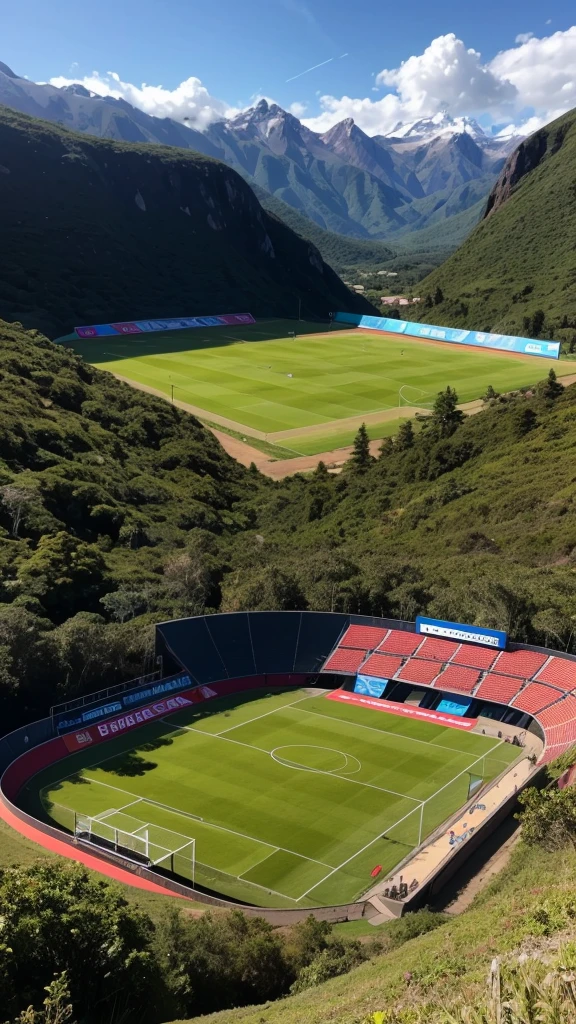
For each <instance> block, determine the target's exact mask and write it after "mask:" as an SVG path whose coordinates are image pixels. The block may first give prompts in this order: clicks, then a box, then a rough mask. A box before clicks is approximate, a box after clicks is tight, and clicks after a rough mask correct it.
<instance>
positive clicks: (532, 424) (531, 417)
mask: <svg viewBox="0 0 576 1024" xmlns="http://www.w3.org/2000/svg"><path fill="white" fill-rule="evenodd" d="M512 422H513V428H514V433H515V434H516V437H524V435H525V434H529V433H530V431H531V430H535V429H536V427H537V426H538V418H537V416H536V413H535V412H534V409H531V408H530V406H526V407H525V408H524V409H518V410H517V411H516V413H515V415H514V419H513V421H512Z"/></svg>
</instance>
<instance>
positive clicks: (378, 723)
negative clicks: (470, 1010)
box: [0, 612, 576, 922]
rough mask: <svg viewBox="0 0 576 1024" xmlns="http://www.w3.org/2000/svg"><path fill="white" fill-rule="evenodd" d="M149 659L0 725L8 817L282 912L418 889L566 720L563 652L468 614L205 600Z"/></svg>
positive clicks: (488, 827) (45, 835) (169, 626)
mask: <svg viewBox="0 0 576 1024" xmlns="http://www.w3.org/2000/svg"><path fill="white" fill-rule="evenodd" d="M156 664H157V671H156V672H155V673H154V674H153V675H152V676H150V677H146V678H145V679H140V680H135V681H132V682H131V683H126V684H123V685H122V686H120V687H116V688H115V689H114V690H106V691H103V692H101V693H98V694H92V695H89V696H86V697H83V698H81V699H78V700H76V701H74V702H71V703H68V704H67V705H62V706H59V707H55V708H53V710H52V714H51V716H50V717H49V718H47V719H44V720H42V721H39V722H36V723H32V724H30V725H28V726H26V727H24V728H21V729H19V730H17V731H16V732H14V733H11V734H9V735H8V736H7V737H5V738H4V739H2V740H1V741H0V767H1V768H2V770H3V775H2V782H1V790H2V798H1V799H2V815H3V817H4V818H5V820H7V821H9V822H10V823H11V824H13V825H14V827H16V828H18V829H19V830H21V831H23V832H24V833H25V834H26V835H28V836H32V837H34V838H35V839H36V840H37V841H39V842H41V843H45V844H48V843H52V844H54V843H56V848H57V849H58V851H59V852H62V851H63V850H64V849H66V848H67V851H68V852H67V855H68V856H70V855H72V856H73V857H77V858H81V857H82V855H85V854H86V853H87V852H88V853H89V855H90V856H92V857H96V858H99V859H101V860H102V861H103V862H106V863H108V864H109V865H111V864H114V865H116V867H117V868H120V870H121V872H123V874H124V875H128V874H129V875H131V876H132V877H134V876H137V877H138V878H139V879H140V880H148V882H150V884H154V885H155V886H157V887H160V888H163V889H165V890H166V891H168V892H173V893H177V894H179V895H180V896H185V895H188V896H189V897H192V896H193V898H194V899H200V900H201V901H204V902H207V903H213V904H215V905H228V906H230V905H234V904H240V905H242V906H243V907H244V908H245V909H247V911H248V912H256V911H254V910H252V908H259V909H258V913H264V914H270V915H272V917H271V919H273V920H274V921H276V922H278V921H281V920H282V919H283V916H282V915H285V916H286V917H287V918H288V919H293V918H294V916H298V915H299V914H300V915H302V916H305V915H306V914H308V913H310V911H313V912H314V913H315V914H317V915H319V916H321V917H322V916H323V917H327V916H329V915H332V918H331V919H333V920H337V919H341V920H346V919H353V918H354V917H359V916H362V915H367V916H369V917H371V916H373V917H375V919H376V920H383V919H385V918H386V917H387V916H388V917H392V916H399V915H400V914H402V912H403V911H404V910H405V909H406V908H409V907H414V906H418V905H421V904H422V903H423V902H425V901H426V899H427V897H428V896H429V895H430V893H431V892H434V891H436V890H437V888H438V887H439V886H441V885H442V884H443V882H444V880H445V879H446V878H448V877H449V876H450V874H451V873H452V872H453V871H454V870H456V867H457V866H458V864H459V863H461V861H462V859H463V858H466V857H467V856H469V854H470V852H471V851H472V850H473V849H474V848H475V847H476V846H477V845H478V844H479V843H480V842H482V841H483V839H484V837H485V836H487V835H489V834H490V833H491V832H492V831H493V829H494V828H495V827H496V825H497V824H498V823H499V822H500V821H501V820H503V818H504V817H505V816H506V815H507V814H509V813H510V810H511V808H512V807H513V806H514V804H515V802H516V799H517V794H518V792H519V791H520V790H521V789H522V788H523V787H524V786H525V785H526V784H527V783H529V782H530V781H531V780H532V778H533V777H534V775H535V773H537V772H538V771H539V768H540V767H541V766H542V765H543V764H544V763H546V762H548V761H550V760H551V759H553V758H555V757H557V756H558V755H559V754H560V753H561V752H562V751H564V750H566V749H568V748H569V747H570V746H571V745H572V744H573V743H574V742H575V740H576V696H575V692H574V691H575V690H576V658H575V657H573V656H570V655H566V654H559V653H557V652H555V651H550V650H545V649H543V648H535V647H528V646H523V645H519V644H513V643H509V642H508V640H507V637H506V634H505V633H502V632H500V631H496V630H489V629H482V628H480V627H475V626H466V625H463V624H459V623H449V622H442V621H438V620H434V619H427V618H419V619H418V620H417V621H416V623H410V622H401V621H395V620H387V619H376V618H366V617H362V616H356V615H346V614H342V613H324V612H238V613H226V614H220V615H212V616H198V617H195V618H190V619H181V620H174V621H169V622H163V623H160V624H158V626H157V627H156ZM261 908H264V909H261Z"/></svg>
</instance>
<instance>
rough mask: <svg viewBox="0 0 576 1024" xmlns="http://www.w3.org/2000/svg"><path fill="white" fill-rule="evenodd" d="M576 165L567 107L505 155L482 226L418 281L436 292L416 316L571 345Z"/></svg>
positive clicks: (575, 324)
mask: <svg viewBox="0 0 576 1024" xmlns="http://www.w3.org/2000/svg"><path fill="white" fill-rule="evenodd" d="M575 168H576V110H572V111H570V112H569V113H568V114H564V115H563V116H562V117H560V118H558V120H556V121H553V122H552V123H551V124H549V125H546V126H545V127H544V128H540V129H539V131H537V132H535V134H534V135H531V136H530V138H528V139H525V140H524V141H522V142H521V143H520V145H519V146H518V148H517V149H516V150H515V151H514V153H512V154H511V156H510V157H509V159H508V161H507V163H506V164H505V166H504V168H503V170H502V173H501V174H500V177H499V178H498V180H497V182H496V184H495V185H494V188H493V189H492V192H491V193H490V196H489V199H488V203H487V206H486V211H485V215H484V217H483V219H482V221H481V222H480V224H478V226H477V227H476V228H475V230H474V231H473V232H472V234H471V235H470V236H469V237H468V238H467V239H466V241H465V242H464V244H463V245H462V246H461V247H460V248H459V249H458V251H457V252H455V253H454V254H453V255H452V256H450V258H449V259H448V260H446V262H445V263H443V264H442V265H441V266H440V267H439V268H438V269H437V270H435V271H434V272H433V273H432V274H431V275H430V276H429V277H427V278H425V279H424V280H423V281H422V282H421V283H420V284H419V286H418V287H419V288H421V289H422V291H421V294H422V295H423V296H424V297H426V294H428V296H433V295H435V294H438V296H439V295H440V294H441V295H442V300H441V301H440V302H437V303H436V304H435V305H434V311H433V313H432V311H431V310H428V309H426V308H423V309H422V311H421V312H422V319H424V320H425V319H427V318H428V319H430V318H431V317H432V316H433V318H434V319H433V322H434V323H440V324H450V325H451V326H457V327H472V326H474V327H476V328H477V329H479V330H490V331H496V332H498V333H504V334H521V335H526V334H531V335H532V334H533V335H535V336H538V337H554V338H556V339H561V340H562V341H565V342H567V343H569V344H570V345H573V344H574V345H576V333H575V329H576V249H575V246H574V239H575V238H576V177H575ZM438 289H439V291H438ZM427 302H428V304H429V303H430V302H431V299H428V300H427Z"/></svg>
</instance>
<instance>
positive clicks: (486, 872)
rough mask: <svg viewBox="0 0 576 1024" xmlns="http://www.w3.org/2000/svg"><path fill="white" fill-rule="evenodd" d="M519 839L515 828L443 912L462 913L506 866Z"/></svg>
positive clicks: (518, 830)
mask: <svg viewBox="0 0 576 1024" xmlns="http://www.w3.org/2000/svg"><path fill="white" fill-rule="evenodd" d="M519 840H520V829H517V831H516V832H514V834H513V835H511V836H510V838H509V839H507V840H506V842H505V843H504V844H503V845H502V846H501V847H500V849H499V850H496V853H494V854H493V855H492V857H490V859H489V860H487V861H486V863H485V864H484V866H483V867H482V868H481V869H480V871H479V872H478V873H477V874H476V875H474V877H473V878H471V879H470V881H469V882H468V884H467V885H465V886H464V888H463V889H462V890H461V891H460V892H459V893H458V896H457V897H456V899H455V900H453V902H452V903H449V904H448V906H447V907H445V908H444V912H445V913H446V914H453V915H456V914H462V913H463V912H464V911H465V910H468V907H469V906H470V904H471V903H472V901H473V900H474V899H475V898H476V896H477V895H478V893H480V892H482V890H483V889H485V888H486V886H487V885H488V884H489V883H490V882H491V881H492V879H493V878H494V877H495V875H497V874H498V873H499V872H500V871H502V868H505V867H506V865H507V863H508V861H509V860H510V857H511V856H512V851H513V849H514V847H515V846H516V843H518V842H519Z"/></svg>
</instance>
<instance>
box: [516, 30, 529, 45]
mask: <svg viewBox="0 0 576 1024" xmlns="http://www.w3.org/2000/svg"><path fill="white" fill-rule="evenodd" d="M533 35H534V33H533V32H519V33H518V35H517V36H516V39H515V40H514V42H515V43H527V42H528V40H529V39H532V36H533Z"/></svg>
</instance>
